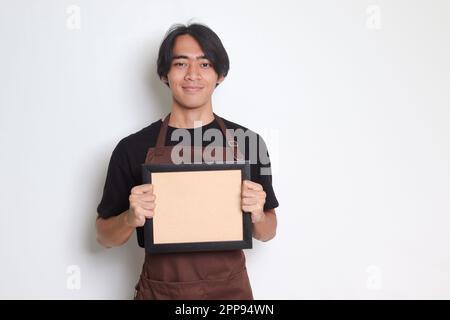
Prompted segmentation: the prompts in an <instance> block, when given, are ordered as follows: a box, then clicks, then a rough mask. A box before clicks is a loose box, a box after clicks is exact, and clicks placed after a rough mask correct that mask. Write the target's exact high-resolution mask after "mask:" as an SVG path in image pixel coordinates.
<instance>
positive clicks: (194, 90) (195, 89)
mask: <svg viewBox="0 0 450 320" xmlns="http://www.w3.org/2000/svg"><path fill="white" fill-rule="evenodd" d="M182 88H183V90H184V91H186V92H198V91H200V90H202V89H203V87H192V86H186V87H182Z"/></svg>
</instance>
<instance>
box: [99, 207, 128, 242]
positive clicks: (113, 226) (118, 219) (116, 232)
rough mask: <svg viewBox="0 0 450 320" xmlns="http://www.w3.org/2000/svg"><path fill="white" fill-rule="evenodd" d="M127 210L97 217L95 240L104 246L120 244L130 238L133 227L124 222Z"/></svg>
mask: <svg viewBox="0 0 450 320" xmlns="http://www.w3.org/2000/svg"><path fill="white" fill-rule="evenodd" d="M127 213H128V210H127V211H124V212H122V213H121V214H119V215H118V216H115V217H111V218H107V219H103V218H97V221H96V223H95V225H96V229H97V242H98V243H100V244H101V245H102V246H104V247H106V248H110V247H117V246H121V245H122V244H124V243H125V242H127V240H128V239H129V238H130V236H131V234H132V233H133V231H134V230H135V228H133V227H130V226H128V225H127V224H126V223H125V219H126V214H127Z"/></svg>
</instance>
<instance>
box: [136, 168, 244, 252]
mask: <svg viewBox="0 0 450 320" xmlns="http://www.w3.org/2000/svg"><path fill="white" fill-rule="evenodd" d="M142 175H143V183H151V184H153V193H154V194H155V196H156V200H155V204H156V207H155V213H154V216H153V218H151V219H146V222H145V225H144V239H145V249H146V251H148V252H149V253H167V252H187V251H218V250H236V249H250V248H252V222H251V216H250V213H246V212H243V211H242V210H241V188H242V181H243V180H245V179H247V180H249V179H250V164H249V162H248V161H242V162H234V163H192V164H143V165H142Z"/></svg>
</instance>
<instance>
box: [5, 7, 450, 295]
mask: <svg viewBox="0 0 450 320" xmlns="http://www.w3.org/2000/svg"><path fill="white" fill-rule="evenodd" d="M0 5H1V7H0V8H1V10H0V88H1V89H0V130H1V131H0V133H1V134H0V150H1V158H0V159H1V160H0V177H1V185H0V203H1V209H0V212H1V221H0V264H1V271H0V298H3V299H4V298H39V299H46V298H62V299H91V298H101V299H103V298H105V299H120V298H125V299H128V298H131V296H132V294H133V285H134V284H135V282H136V281H137V278H138V275H139V271H140V268H141V264H142V261H143V260H142V259H143V252H142V250H140V249H139V248H138V247H137V245H136V239H135V237H133V238H132V239H131V240H130V241H129V242H128V244H127V245H125V246H124V247H121V248H115V249H110V250H106V249H102V248H101V247H100V246H99V245H97V244H96V242H95V230H94V220H95V216H96V206H97V204H98V202H99V200H100V197H101V192H102V188H103V184H104V179H105V175H106V169H107V165H108V161H109V157H110V154H111V152H112V150H113V148H114V146H115V145H116V143H117V142H118V141H119V140H120V139H121V138H122V137H124V136H126V135H128V134H130V133H132V132H135V131H137V130H139V129H141V128H142V127H145V126H147V125H148V124H149V123H151V122H153V121H155V120H157V119H158V118H160V117H161V116H163V115H164V114H166V113H167V112H168V111H169V109H168V108H169V106H170V101H171V100H170V92H169V90H168V89H167V88H166V87H165V86H164V85H162V84H161V83H160V82H159V80H158V79H157V76H156V73H155V59H156V54H157V50H158V46H159V43H160V41H161V39H162V37H163V35H164V33H165V31H166V30H167V29H168V28H169V26H170V25H171V24H172V23H175V22H187V21H188V20H189V19H190V18H196V21H200V22H203V23H206V24H208V25H209V26H210V27H212V28H213V30H215V31H216V32H217V33H218V35H219V36H220V37H221V39H222V41H223V43H224V45H225V47H226V49H227V50H228V53H229V56H230V59H231V70H230V73H229V76H228V78H227V79H226V81H225V82H224V83H223V85H221V86H220V87H219V88H218V89H217V91H216V93H215V95H214V101H213V105H214V109H215V111H216V112H217V113H218V114H219V115H222V116H224V117H225V118H227V119H230V120H232V121H235V122H238V123H240V124H243V125H245V126H247V127H250V128H252V129H254V130H256V131H258V132H260V133H262V135H263V137H264V138H265V139H266V142H267V144H268V147H269V152H270V154H271V156H272V162H273V165H274V170H273V174H274V176H273V183H274V188H275V191H276V194H277V196H278V200H279V202H280V207H279V208H278V209H277V213H278V221H279V226H278V234H277V237H276V238H275V239H274V240H272V241H270V242H268V243H259V242H256V241H255V248H254V249H253V250H247V251H246V255H247V261H248V269H249V274H250V278H251V282H252V287H253V290H254V295H255V298H257V299H266V298H268V299H270V298H274V299H282V298H286V299H303V298H323V299H328V298H339V299H341V298H343V299H345V298H358V299H367V298H407V299H408V298H447V299H448V298H450V258H449V252H450V251H449V250H450V233H449V227H450V202H449V198H450V197H449V195H450V192H449V191H450V190H449V181H450V172H449V163H450V125H449V123H450V61H449V57H450V36H449V31H450V20H449V19H448V16H449V13H450V4H449V2H448V1H445V0H442V1H425V0H422V1H419V0H416V1H406V0H404V1H400V0H395V1H378V0H371V1H364V0H360V1H356V0H354V1H350V0H341V1H332V0H328V1H325V0H322V1H317V0H314V1H312V0H311V1H294V0H292V1H261V0H258V1H256V0H253V1H245V2H244V1H226V2H221V3H220V4H219V3H214V4H213V2H211V1H195V0H192V1H145V0H140V1H138V0H134V1H119V0H114V1H112V0H108V1H106V0H97V1H87V0H85V1H76V0H72V1H57V0H53V1H51V0H45V1H44V0H42V1H32V0H28V1H24V0H22V1H12V0H11V1H5V0H1V1H0ZM71 5H75V6H76V7H75V10H76V8H79V9H80V14H81V16H80V17H81V19H80V25H79V26H80V29H77V28H76V27H77V19H76V12H75V11H73V9H70V8H71V7H70V6H71ZM68 8H69V11H66V10H67V9H68ZM71 10H72V11H71ZM378 14H379V15H378ZM74 27H75V29H74ZM71 265H75V266H77V268H78V270H79V271H80V272H81V278H80V279H81V287H80V289H76V288H75V289H70V288H68V287H67V281H68V279H72V278H70V271H71V269H70V268H69V266H71ZM68 268H69V269H68ZM68 271H69V273H67V272H68Z"/></svg>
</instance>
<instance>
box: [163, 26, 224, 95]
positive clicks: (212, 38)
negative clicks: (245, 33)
mask: <svg viewBox="0 0 450 320" xmlns="http://www.w3.org/2000/svg"><path fill="white" fill-rule="evenodd" d="M185 34H188V35H191V36H192V37H193V38H194V39H195V40H197V42H198V44H199V45H200V47H201V48H202V50H203V53H204V55H205V57H206V58H207V59H208V60H209V61H210V62H211V64H212V67H213V68H214V70H215V71H216V73H217V75H218V76H219V77H220V76H223V77H226V76H227V74H228V70H229V69H230V61H229V59H228V54H227V51H226V50H225V48H224V47H223V45H222V42H221V41H220V39H219V37H218V36H217V34H216V33H215V32H214V31H212V30H211V29H210V28H209V27H207V26H206V25H203V24H199V23H192V24H188V25H184V24H175V25H172V26H171V27H170V28H169V30H168V31H167V33H166V35H165V36H164V40H163V41H162V43H161V46H160V47H159V53H158V61H157V72H158V76H159V78H160V79H161V78H162V77H166V78H167V74H168V73H169V70H170V65H171V63H172V50H173V46H174V44H175V39H176V38H177V37H178V36H181V35H185ZM166 85H167V86H169V84H168V83H166ZM218 85H219V84H218V83H217V84H216V87H217V86H218Z"/></svg>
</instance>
